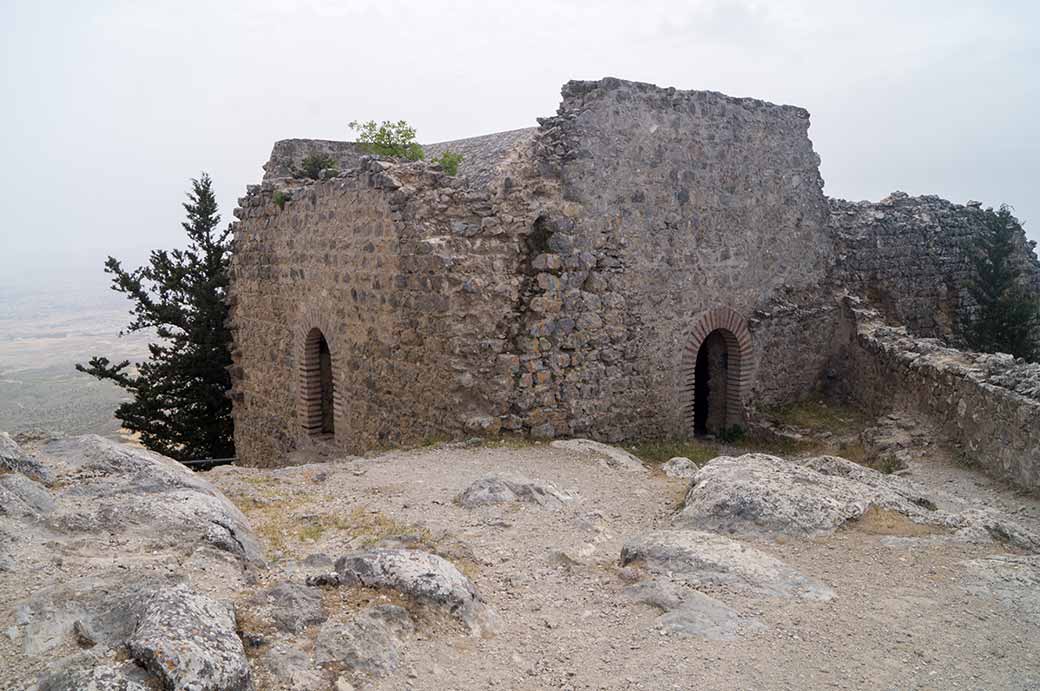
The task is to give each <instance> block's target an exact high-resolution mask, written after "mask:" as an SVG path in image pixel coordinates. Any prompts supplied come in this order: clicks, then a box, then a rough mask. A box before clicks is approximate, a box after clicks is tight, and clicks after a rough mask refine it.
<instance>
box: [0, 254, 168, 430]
mask: <svg viewBox="0 0 1040 691" xmlns="http://www.w3.org/2000/svg"><path fill="white" fill-rule="evenodd" d="M98 273H100V272H98ZM129 307H130V303H129V301H127V300H126V299H125V298H124V297H123V296H122V295H119V294H117V293H114V292H112V291H111V290H109V289H108V288H107V286H106V283H105V279H104V277H103V276H99V277H97V278H90V279H87V280H84V281H81V282H77V281H71V280H70V281H68V282H66V283H59V284H56V283H54V282H47V283H46V284H44V285H39V286H35V285H29V286H26V285H21V286H11V285H0V431H7V432H11V433H12V434H13V433H16V432H33V431H40V432H58V433H66V434H84V433H96V434H101V435H104V436H107V437H112V438H119V437H121V436H122V435H121V434H120V430H121V428H120V423H119V421H118V420H116V419H115V417H113V415H112V413H113V411H114V410H115V408H116V406H117V405H119V402H120V401H122V400H124V399H125V397H126V394H125V392H124V391H122V390H121V389H119V388H118V387H116V386H113V385H112V384H109V383H107V382H101V381H98V380H96V379H94V378H92V377H89V376H87V375H85V374H82V373H80V372H77V371H76V370H75V367H74V366H75V364H76V363H77V362H83V363H86V361H87V360H89V359H90V357H91V356H93V355H104V356H107V357H109V358H110V359H111V360H113V361H114V362H118V361H120V360H123V359H129V360H131V361H132V362H138V361H140V360H142V359H143V358H144V357H145V356H146V355H147V352H148V351H147V342H148V337H147V335H145V334H131V335H127V336H123V337H120V336H119V331H120V329H123V328H125V327H126V325H127V323H128V322H129V315H128V310H129Z"/></svg>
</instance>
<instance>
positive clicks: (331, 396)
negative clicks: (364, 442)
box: [300, 328, 336, 436]
mask: <svg viewBox="0 0 1040 691" xmlns="http://www.w3.org/2000/svg"><path fill="white" fill-rule="evenodd" d="M303 350H304V352H303V358H302V360H301V363H300V365H301V372H302V377H301V379H302V381H301V382H300V403H301V411H302V417H303V419H302V425H303V429H304V431H306V432H307V433H309V434H311V435H313V436H333V435H335V433H336V388H335V377H334V376H333V375H334V371H333V358H332V350H331V349H330V348H329V342H328V341H327V340H326V339H325V334H323V333H322V332H321V330H320V329H316V328H315V329H311V330H310V331H309V332H308V333H307V338H306V340H305V342H304V348H303Z"/></svg>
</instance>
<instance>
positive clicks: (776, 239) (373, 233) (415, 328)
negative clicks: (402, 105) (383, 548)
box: [229, 78, 1040, 466]
mask: <svg viewBox="0 0 1040 691" xmlns="http://www.w3.org/2000/svg"><path fill="white" fill-rule="evenodd" d="M562 95H563V100H562V103H561V104H560V107H559V110H558V111H557V113H556V115H554V116H552V117H548V118H542V119H540V120H539V126H538V127H536V128H529V129H523V130H515V131H512V132H502V133H498V134H492V135H487V136H483V137H476V138H473V139H466V140H461V141H457V142H446V143H442V144H434V145H430V146H428V147H426V151H427V154H428V157H429V158H431V159H432V158H433V157H435V156H436V155H438V154H439V153H441V152H442V151H445V150H453V151H456V152H459V153H462V154H463V156H464V158H463V160H462V164H461V167H460V169H459V174H458V175H457V176H451V175H448V174H446V173H445V172H444V171H443V170H441V169H440V168H439V166H437V165H436V164H432V163H425V162H413V163H410V162H400V161H393V160H379V159H378V158H376V157H371V156H366V155H364V154H363V152H362V151H361V150H360V149H359V148H358V146H357V145H356V144H353V143H349V142H329V141H317V140H299V139H296V140H286V141H282V142H278V143H276V144H275V147H274V151H273V153H272V156H271V159H270V161H269V162H268V163H267V164H266V165H265V171H266V175H265V177H264V180H263V182H262V183H261V184H260V185H253V186H250V187H249V188H248V191H247V194H246V196H245V197H243V198H242V199H241V200H240V202H239V204H240V208H239V209H237V210H236V212H235V215H236V216H237V217H238V218H239V221H238V222H237V223H236V224H235V252H234V260H233V276H232V288H231V293H230V296H229V302H230V305H231V326H232V331H233V335H234V349H233V358H234V365H233V371H232V374H233V382H234V385H233V391H232V398H233V400H234V413H235V423H236V425H235V427H236V445H237V448H238V450H239V454H240V456H241V461H242V462H243V463H245V464H249V465H259V466H275V465H282V464H285V463H287V462H291V456H292V454H293V452H297V451H300V452H316V453H321V452H347V453H357V452H362V451H367V450H371V449H375V448H379V447H385V446H396V445H405V444H415V443H421V442H423V441H426V440H429V439H432V438H442V437H457V436H462V435H472V434H478V435H494V434H500V433H515V434H520V435H526V436H530V437H534V438H554V437H567V436H584V437H591V438H595V439H600V440H604V441H618V440H622V439H626V438H634V437H685V436H689V435H691V434H693V433H695V431H707V432H719V431H722V430H723V429H725V428H727V427H732V426H735V425H743V424H746V423H747V422H748V420H749V418H751V417H753V416H754V414H755V411H756V409H759V408H762V407H768V406H773V405H777V404H782V403H785V402H789V401H793V400H797V399H799V398H801V397H804V396H805V395H807V394H808V393H810V392H812V391H814V390H817V389H819V388H820V387H822V386H826V385H828V384H833V383H834V380H835V378H839V379H840V378H847V375H848V373H847V371H846V369H847V368H848V367H850V366H854V365H855V363H858V362H860V361H861V359H862V358H856V357H851V356H849V352H850V351H849V348H850V343H852V342H854V341H855V338H856V335H855V334H856V327H855V325H854V324H853V323H852V322H850V319H849V317H848V310H845V309H843V307H842V302H841V298H842V296H844V295H846V294H853V295H857V296H861V297H862V298H864V299H865V300H867V301H868V302H869V304H870V305H872V306H875V307H876V308H877V309H879V310H880V311H881V313H882V314H883V315H884V317H885V318H887V319H889V320H891V321H894V322H896V323H903V324H905V325H906V326H907V327H908V328H909V329H910V330H911V335H913V334H916V335H919V336H926V337H944V338H948V339H952V340H951V342H952V343H954V344H956V343H957V337H958V328H959V326H960V325H961V324H962V322H963V320H964V318H965V317H966V316H967V315H970V313H971V310H972V307H973V306H972V305H971V304H970V298H969V297H968V296H967V295H966V294H965V291H963V290H962V286H963V284H964V280H965V279H966V278H967V277H970V271H971V262H970V258H969V255H968V251H969V250H968V248H969V246H970V244H971V239H972V237H973V236H974V235H975V234H976V233H978V232H979V229H980V227H981V213H980V211H979V210H978V209H977V208H976V206H977V205H968V206H959V205H954V204H951V203H949V202H946V201H944V200H940V199H938V198H935V197H920V198H913V197H908V196H906V195H905V194H902V193H895V194H893V195H892V196H890V197H888V198H887V199H885V200H883V201H881V202H880V203H877V204H871V203H867V202H860V203H850V202H845V201H839V200H832V199H828V198H827V197H825V196H824V194H823V180H822V179H821V177H820V173H819V163H820V158H819V156H818V155H817V154H816V152H815V151H814V150H813V147H812V142H811V141H810V140H809V137H808V128H809V114H808V112H806V111H805V110H803V109H801V108H796V107H793V106H778V105H774V104H771V103H766V102H764V101H759V100H756V99H750V98H732V97H729V96H725V95H722V94H719V93H714V92H706V91H680V90H677V89H672V88H668V89H664V88H659V87H656V86H653V85H650V84H642V83H636V82H627V81H622V80H618V79H612V78H608V79H602V80H600V81H591V82H590V81H572V82H568V83H567V84H565V85H564V87H563V91H562ZM314 152H321V153H324V154H327V155H329V156H331V157H332V158H333V159H334V160H336V162H337V165H336V167H335V168H334V169H328V170H326V171H324V172H323V174H322V179H321V180H309V179H300V178H297V177H294V176H293V170H294V167H295V166H296V165H298V164H299V162H300V161H301V160H302V158H303V157H304V156H306V155H308V154H309V153H314ZM1020 255H1021V256H1020V257H1018V258H1017V261H1020V262H1021V263H1022V264H1023V266H1025V267H1026V269H1027V272H1026V273H1027V276H1028V280H1029V281H1030V282H1031V284H1032V285H1033V286H1034V287H1037V286H1040V262H1038V261H1037V259H1036V256H1035V254H1034V253H1033V247H1032V245H1031V244H1030V243H1028V242H1027V241H1026V240H1025V238H1024V237H1023V238H1022V239H1021V253H1020Z"/></svg>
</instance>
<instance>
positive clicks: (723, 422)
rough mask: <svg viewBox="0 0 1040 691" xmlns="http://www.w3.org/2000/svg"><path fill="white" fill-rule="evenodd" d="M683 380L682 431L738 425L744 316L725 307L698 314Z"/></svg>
mask: <svg viewBox="0 0 1040 691" xmlns="http://www.w3.org/2000/svg"><path fill="white" fill-rule="evenodd" d="M683 376H684V380H685V381H684V383H683V392H684V397H685V399H686V404H685V406H686V407H685V413H686V424H687V429H688V430H690V431H691V432H693V433H694V434H707V433H719V432H722V431H723V430H725V429H727V428H730V427H733V426H734V425H743V424H744V422H745V420H744V397H745V394H746V391H747V389H748V387H749V384H750V377H751V332H750V331H748V328H747V323H746V322H745V321H744V318H743V317H741V316H740V315H739V314H738V313H736V312H734V311H733V310H731V309H729V308H726V307H719V308H716V309H713V310H709V311H707V312H703V313H701V314H700V315H698V316H697V318H696V319H695V320H694V326H693V329H692V330H691V336H690V340H689V342H688V345H687V346H686V349H685V351H684V353H683Z"/></svg>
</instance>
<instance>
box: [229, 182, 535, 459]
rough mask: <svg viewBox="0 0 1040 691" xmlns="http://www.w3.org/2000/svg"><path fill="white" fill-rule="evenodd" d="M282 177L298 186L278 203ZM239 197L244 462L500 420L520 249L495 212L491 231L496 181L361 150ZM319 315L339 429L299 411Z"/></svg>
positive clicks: (507, 388) (238, 346) (238, 351)
mask: <svg viewBox="0 0 1040 691" xmlns="http://www.w3.org/2000/svg"><path fill="white" fill-rule="evenodd" d="M276 191H280V192H282V193H288V194H290V195H291V199H290V200H289V201H288V202H286V203H285V204H284V208H279V206H278V205H277V204H276V203H275V202H274V193H275V192H276ZM240 206H241V208H240V209H239V210H238V211H237V212H236V213H237V215H238V216H239V218H240V219H241V220H240V222H239V223H238V224H237V226H236V229H235V253H234V262H233V269H232V271H233V276H232V290H231V303H232V316H231V322H232V329H233V334H234V341H235V343H234V352H233V360H234V365H233V371H232V374H233V392H232V397H233V400H234V402H235V420H236V444H237V447H238V451H239V454H240V456H241V457H242V459H243V460H244V462H245V463H248V464H250V465H280V464H283V463H285V462H286V454H287V453H289V452H290V451H292V450H295V449H306V448H321V447H322V445H326V446H327V445H330V444H331V445H332V446H333V447H334V448H336V449H340V450H344V451H348V452H361V451H364V450H368V449H372V448H376V447H380V446H391V445H399V444H409V443H411V444H414V443H420V442H422V441H424V440H426V439H429V438H431V437H435V436H445V435H452V434H460V433H462V431H463V430H464V429H467V427H468V428H470V429H471V430H472V429H474V428H475V429H476V430H477V431H485V432H486V431H495V430H497V428H498V424H499V421H500V419H501V417H502V416H504V415H506V413H507V412H508V399H509V395H510V392H511V391H512V366H513V362H512V358H510V357H509V354H508V353H507V352H506V351H507V350H508V348H507V347H506V343H507V331H508V324H509V323H510V322H511V318H510V314H511V312H512V310H513V309H515V307H516V297H517V287H518V279H517V278H516V270H515V264H516V262H517V261H518V260H517V257H518V255H519V250H518V241H517V239H516V238H515V237H513V236H511V235H510V234H509V233H508V232H507V231H508V230H509V227H507V226H504V225H503V224H501V223H492V224H491V225H492V226H495V227H496V228H500V229H501V230H493V231H492V232H489V233H486V234H485V233H482V232H481V229H482V227H483V228H485V229H486V226H487V225H488V224H486V223H485V222H484V219H485V218H488V217H490V216H491V215H492V214H491V207H490V203H489V201H488V199H487V198H486V196H481V195H480V194H474V193H473V192H471V191H469V190H467V189H465V188H464V187H463V185H462V183H461V182H460V181H458V180H455V179H454V178H451V177H450V176H447V175H444V174H443V173H441V172H438V171H436V170H434V169H431V168H430V167H429V166H426V165H424V164H405V165H393V164H384V163H381V162H378V161H363V162H362V163H361V165H360V166H359V167H358V168H356V169H353V170H350V171H347V172H344V173H342V174H340V175H339V176H338V177H335V178H332V179H330V180H325V181H320V182H309V181H308V182H304V181H296V186H295V187H293V188H288V187H284V188H280V189H279V190H276V189H275V186H274V185H272V184H265V185H262V186H256V187H253V188H251V189H250V192H249V194H248V195H247V196H246V197H245V198H243V199H242V200H240ZM315 327H317V328H319V329H321V331H322V332H323V334H324V335H325V337H326V339H327V341H328V344H329V348H330V350H331V353H332V360H333V377H334V386H335V400H336V403H335V407H336V419H335V438H334V439H333V440H328V439H314V438H312V437H310V435H308V434H307V433H306V432H305V431H304V430H303V428H302V419H300V416H299V410H300V400H301V396H303V395H305V394H306V392H304V391H301V390H300V382H301V374H300V365H301V358H302V355H303V352H304V350H303V348H304V345H303V343H304V340H305V337H306V334H307V333H308V332H309V331H310V330H311V329H312V328H315ZM501 355H505V356H506V357H505V358H502V357H500V356H501Z"/></svg>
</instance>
